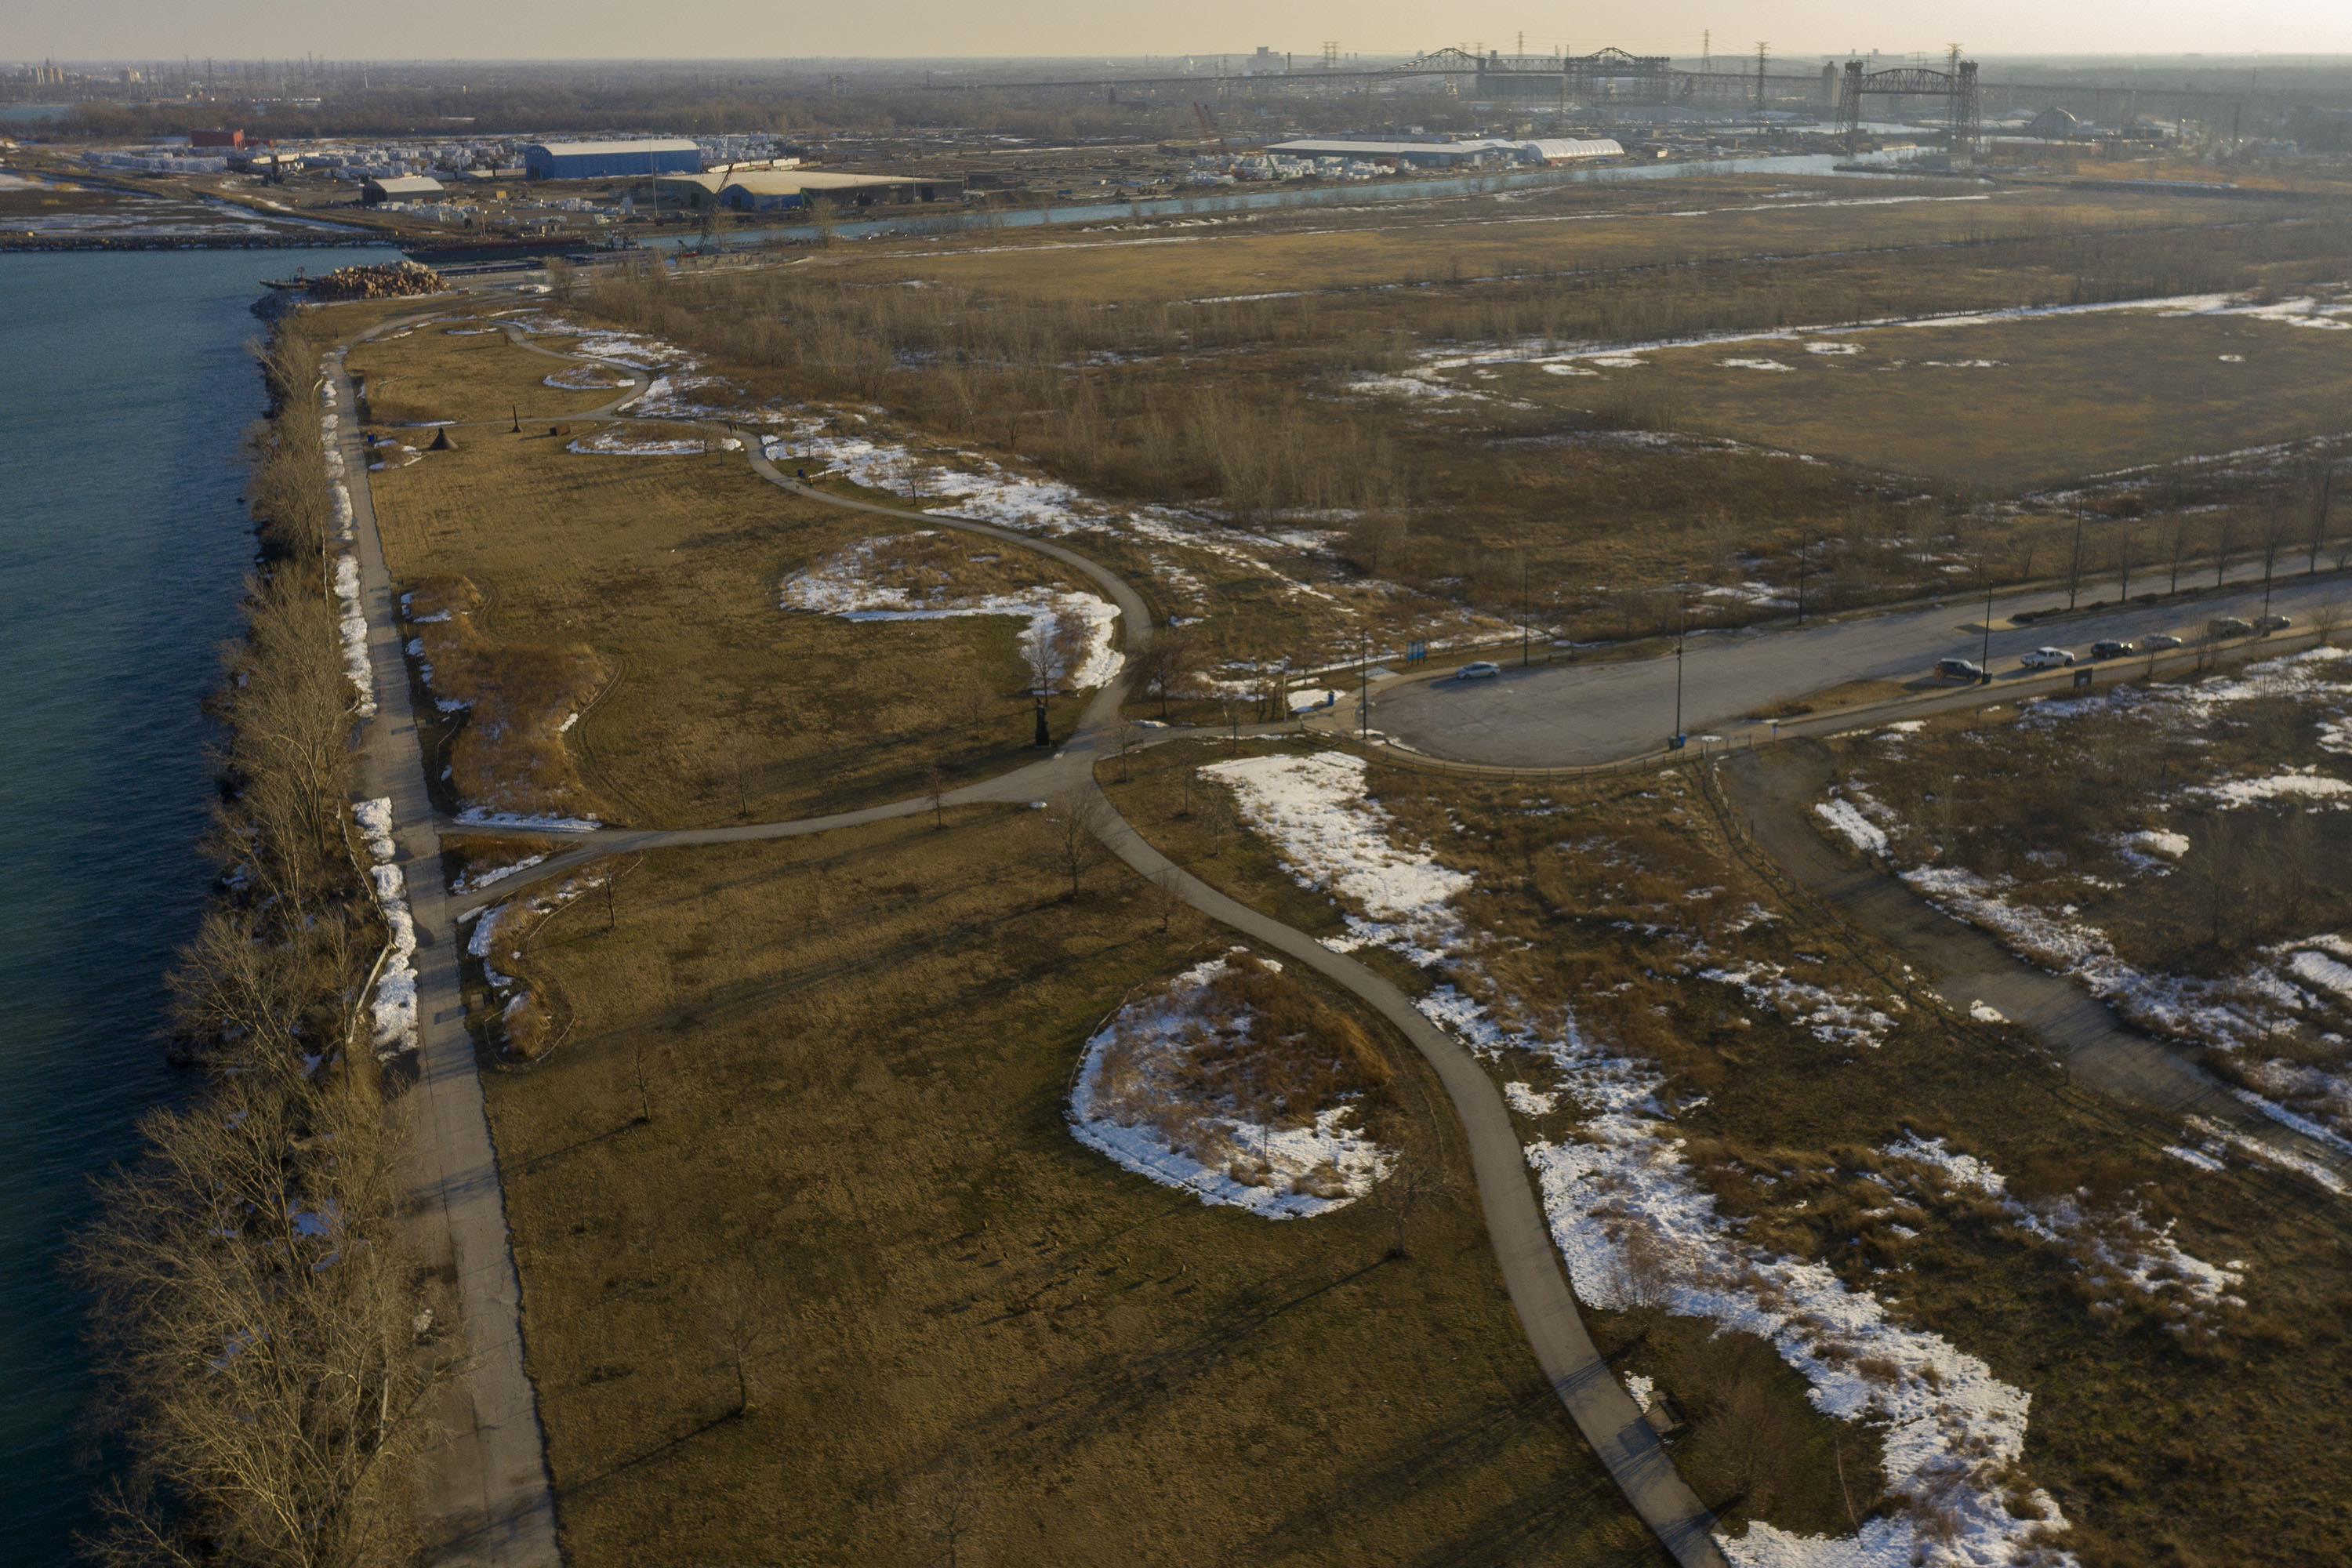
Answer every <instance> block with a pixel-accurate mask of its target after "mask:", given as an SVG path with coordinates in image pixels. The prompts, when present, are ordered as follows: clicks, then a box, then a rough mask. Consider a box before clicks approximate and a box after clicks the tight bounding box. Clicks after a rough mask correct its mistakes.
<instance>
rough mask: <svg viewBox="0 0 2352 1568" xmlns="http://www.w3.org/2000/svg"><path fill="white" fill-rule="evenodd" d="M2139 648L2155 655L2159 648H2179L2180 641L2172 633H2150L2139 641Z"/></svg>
mask: <svg viewBox="0 0 2352 1568" xmlns="http://www.w3.org/2000/svg"><path fill="white" fill-rule="evenodd" d="M2139 646H2140V647H2141V648H2142V650H2144V651H2146V652H2147V653H2154V652H2155V651H2156V650H2157V649H2158V648H2165V647H2179V646H2180V639H2179V637H2174V636H2173V635H2172V634H2171V633H2170V632H2150V633H2148V634H2147V636H2146V637H2142V638H2140V639H2139Z"/></svg>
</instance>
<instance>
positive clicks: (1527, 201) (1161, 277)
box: [818, 174, 2232, 304]
mask: <svg viewBox="0 0 2352 1568" xmlns="http://www.w3.org/2000/svg"><path fill="white" fill-rule="evenodd" d="M2231 216H2232V215H2230V214H2225V213H2222V212H2219V211H2217V210H2216V204H2214V203H2211V202H2210V201H2200V200H2198V199H2195V198H2189V197H2180V196H2166V195H2153V196H2141V195H2116V196H2108V195H2098V196H2088V195H2084V194H2083V193H2075V192H2063V191H2058V190H2051V189H2028V188H2023V187H2018V186H2004V187H2000V188H1997V189H1994V190H1991V191H1980V190H1972V189H1967V188H1955V187H1954V185H1953V184H1950V183H1949V182H1945V181H1894V180H1888V181H1883V182H1882V181H1876V180H1872V181H1857V180H1848V179H1827V180H1824V179H1821V178H1803V177H1796V178H1783V179H1773V178H1769V177H1766V176H1727V175H1712V174H1710V175H1692V176H1688V177H1685V178H1680V179H1672V180H1654V181H1633V182H1625V183H1622V184H1571V185H1564V186H1553V187H1551V188H1549V189H1545V190H1533V191H1509V192H1501V191H1497V192H1494V193H1491V194H1488V195H1474V196H1467V197H1462V198H1457V199H1445V200H1428V201H1415V202H1411V203H1402V202H1397V203H1360V204H1349V203H1348V202H1347V201H1346V199H1345V197H1344V195H1343V196H1341V197H1340V198H1339V199H1338V200H1336V201H1335V202H1334V203H1333V204H1332V205H1330V206H1328V207H1306V208H1293V209H1288V210H1286V211H1283V212H1279V213H1268V214H1262V215H1234V214H1216V215H1213V216H1201V217H1192V218H1186V217H1165V218H1148V219H1139V220H1137V221H1135V222H1133V223H1131V224H1118V223H1112V224H1104V225H1097V226H1093V228H1092V230H1091V231H1077V232H1073V231H1072V230H1070V229H1068V228H1064V229H1061V230H1059V231H1048V233H1047V234H1045V235H1043V236H1038V235H1034V232H1033V234H1032V235H1022V236H1015V235H1013V234H1008V233H1007V232H1005V231H1003V230H998V231H994V232H992V233H990V234H988V235H986V236H984V237H961V238H950V239H947V240H942V241H940V242H938V243H930V244H925V245H923V246H920V247H914V246H908V245H907V244H905V243H904V242H899V243H892V242H888V241H877V242H874V243H872V244H869V245H861V246H859V247H856V249H855V250H854V251H848V252H845V253H842V254H841V255H839V256H838V257H837V258H834V257H829V258H821V259H820V261H819V263H818V265H819V266H820V267H825V268H832V269H835V270H838V271H841V272H843V273H845V275H847V276H851V277H859V278H885V277H896V276H900V275H903V276H908V277H922V278H930V279H936V280H938V281H940V282H942V283H948V284H952V285H956V286H961V287H965V288H974V289H987V290H989V291H991V292H992V293H1001V294H1005V295H1010V296H1014V297H1020V298H1029V299H1040V300H1083V301H1087V302H1092V303H1111V302H1118V303H1121V304H1136V303H1144V302H1150V303H1159V302H1164V301H1173V300H1218V299H1237V298H1238V299H1247V298H1249V297H1251V296H1258V297H1261V298H1265V299H1270V300H1279V299H1280V298H1281V297H1282V296H1281V294H1280V293H1279V292H1277V291H1280V290H1306V291H1307V292H1309V293H1334V292H1343V291H1348V290H1355V289H1368V288H1382V287H1394V286H1395V285H1397V284H1400V283H1403V284H1448V285H1459V284H1463V283H1466V282H1477V281H1482V280H1489V279H1514V278H1541V277H1546V276H1549V275H1554V274H1561V273H1572V272H1578V271H1585V270H1593V269H1603V268H1622V267H1628V266H1642V265H1650V266H1661V265H1663V266H1679V265H1687V264H1689V263H1692V262H1697V261H1708V260H1743V261H1751V262H1756V261H1761V260H1763V259H1764V258H1773V257H1794V256H1810V255H1814V254H1817V253H1820V252H1822V251H1827V250H1832V249H1835V250H1850V251H1867V250H1875V249H1884V248H1889V247H1937V246H1956V245H1962V246H1973V245H1981V244H1984V243H1986V242H1988V241H1991V240H1996V239H2019V238H2037V239H2038V238H2042V237H2049V236H2054V235H2079V236H2097V235H2101V234H2111V233H2122V232H2129V231H2137V230H2163V229H2169V228H2176V227H2179V228H2197V227H2202V226H2208V225H2214V224H2219V223H2221V222H2225V221H2229V219H2230V217H2231Z"/></svg>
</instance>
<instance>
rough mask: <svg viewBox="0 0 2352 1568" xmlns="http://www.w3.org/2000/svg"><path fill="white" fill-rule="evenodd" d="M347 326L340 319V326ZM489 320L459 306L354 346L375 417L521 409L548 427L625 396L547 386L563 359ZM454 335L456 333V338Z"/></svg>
mask: <svg viewBox="0 0 2352 1568" xmlns="http://www.w3.org/2000/svg"><path fill="white" fill-rule="evenodd" d="M336 324H337V325H338V326H339V327H340V326H341V319H340V318H339V319H338V321H337V323H336ZM488 325H489V322H488V321H480V320H476V319H473V318H472V317H470V316H467V315H463V314H460V313H459V312H458V311H456V310H453V311H452V312H451V317H450V318H449V319H436V320H432V321H425V322H424V323H422V324H420V325H418V326H416V327H415V328H413V329H411V330H410V331H407V332H406V333H405V334H400V333H386V334H385V335H384V336H383V337H381V338H377V339H374V340H372V341H371V342H365V343H362V344H360V345H359V346H357V347H356V348H354V349H352V353H351V355H350V357H349V359H348V360H347V361H346V363H348V364H349V366H350V367H351V372H352V374H353V375H354V376H356V377H358V378H360V395H361V397H362V399H363V400H364V401H365V405H366V413H367V416H368V417H369V418H371V419H373V420H375V421H377V422H380V423H382V424H386V425H423V424H429V423H432V422H434V421H436V420H445V419H455V420H459V421H474V420H492V419H496V420H505V419H509V417H511V416H513V415H514V413H515V411H517V410H520V411H521V417H522V421H523V424H524V425H525V426H526V427H528V426H531V425H534V424H536V425H540V426H544V425H545V424H546V423H547V422H548V421H549V420H551V419H562V418H564V417H567V416H571V415H574V414H578V413H580V412H582V411H583V410H585V409H590V408H595V407H598V406H600V405H604V404H606V403H610V402H611V401H613V399H614V398H615V397H618V396H620V395H621V394H620V393H619V391H618V390H614V391H611V392H594V391H590V392H569V391H565V390H563V389H562V388H561V387H553V386H549V385H547V384H545V383H546V378H547V377H548V376H550V375H551V374H555V373H556V372H557V371H560V370H562V368H563V364H562V361H560V360H552V359H549V358H547V357H546V356H545V355H543V354H535V353H526V352H525V351H523V350H521V349H519V348H517V347H515V346H514V344H513V343H511V342H509V341H508V339H507V335H506V333H505V332H503V331H487V332H485V331H481V329H483V328H485V327H488ZM453 332H456V333H457V334H458V335H456V336H452V335H451V334H452V333H453Z"/></svg>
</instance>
